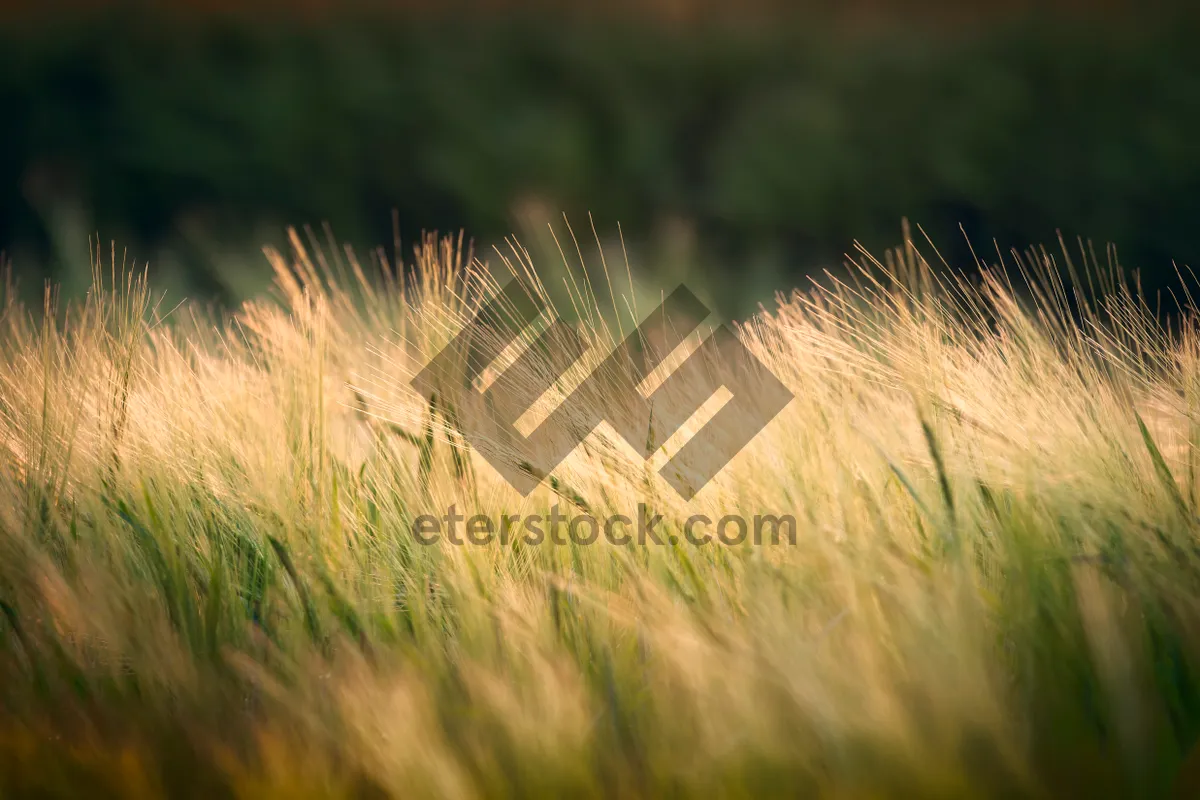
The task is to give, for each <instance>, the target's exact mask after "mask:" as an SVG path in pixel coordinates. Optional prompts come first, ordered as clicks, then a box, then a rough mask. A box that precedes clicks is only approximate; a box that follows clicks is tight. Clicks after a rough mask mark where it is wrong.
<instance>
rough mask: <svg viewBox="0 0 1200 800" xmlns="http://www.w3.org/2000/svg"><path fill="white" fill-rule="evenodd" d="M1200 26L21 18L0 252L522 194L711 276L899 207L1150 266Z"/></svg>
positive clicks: (507, 226) (351, 234)
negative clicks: (685, 238)
mask: <svg viewBox="0 0 1200 800" xmlns="http://www.w3.org/2000/svg"><path fill="white" fill-rule="evenodd" d="M1122 19H1123V18H1122ZM1194 19H1195V17H1194V15H1191V16H1186V17H1180V18H1175V17H1167V16H1165V15H1156V16H1155V17H1153V18H1151V17H1149V16H1145V17H1140V18H1138V19H1137V21H1136V24H1130V23H1129V22H1128V21H1127V20H1126V21H1124V22H1123V21H1121V19H1115V20H1114V19H1109V20H1107V21H1106V20H1092V21H1090V22H1087V23H1084V22H1082V21H1080V20H1078V19H1075V18H1069V17H1062V18H1056V19H1048V18H1041V19H1036V20H1034V19H1030V18H1026V19H1025V20H1024V21H1022V20H1020V19H1013V20H1011V21H1006V22H996V23H995V24H992V25H990V26H986V27H983V28H979V29H972V30H970V31H966V32H964V31H963V30H961V29H954V28H945V27H943V28H938V27H936V26H930V25H925V24H915V23H913V24H905V23H904V22H902V21H899V20H894V21H892V22H890V23H888V24H887V25H885V26H873V27H864V29H863V30H861V31H851V30H848V29H846V28H845V27H844V26H836V27H835V26H834V25H833V24H832V23H828V24H816V23H815V22H814V23H813V24H810V25H804V24H800V23H798V22H797V23H788V24H783V23H781V24H778V25H775V26H773V27H770V28H764V27H758V28H755V27H751V26H746V27H736V26H708V27H703V26H692V27H686V28H682V27H676V28H671V27H662V26H652V25H640V26H633V25H629V24H621V23H619V22H616V21H610V22H608V23H605V24H600V23H598V22H595V21H593V22H592V23H590V24H583V23H578V24H565V23H563V21H562V20H561V19H551V18H550V17H548V16H538V15H534V14H530V15H518V14H509V15H507V16H504V17H500V18H497V17H490V16H489V17H483V16H481V17H479V18H471V17H463V18H460V19H457V20H453V21H448V20H447V19H445V18H438V19H434V18H430V17H422V18H420V19H418V18H416V17H411V16H401V15H395V14H380V13H367V12H360V13H349V12H347V13H344V14H339V15H333V16H324V17H322V18H321V19H320V20H315V19H312V18H307V17H306V18H301V17H299V16H293V17H285V16H283V15H280V16H279V17H274V16H271V17H257V18H253V19H251V18H249V17H235V16H228V15H212V16H211V17H208V18H201V17H194V16H186V17H185V16H181V15H175V14H170V13H166V12H154V11H149V10H143V11H140V12H137V13H133V12H130V11H120V10H118V9H116V8H113V9H109V10H107V11H105V12H103V13H100V12H96V13H93V14H88V15H75V16H71V17H67V16H63V17H60V18H57V19H53V20H52V19H49V18H41V19H37V20H33V21H30V20H24V21H22V20H13V21H11V22H10V24H7V25H6V26H5V27H4V29H3V30H2V31H0V108H3V109H4V112H5V120H4V124H3V125H0V247H4V248H6V249H8V250H9V251H10V252H13V253H16V254H18V255H19V256H20V257H19V258H18V266H22V265H23V266H22V268H28V267H29V266H30V265H32V264H36V263H44V264H48V265H50V266H49V267H48V269H50V270H51V271H53V270H55V269H58V270H59V271H60V272H61V270H62V269H63V267H62V266H57V267H56V266H55V264H59V265H61V264H62V263H63V261H64V259H63V258H61V252H60V251H61V247H60V244H59V243H57V242H56V239H59V238H62V236H64V235H66V234H64V233H63V232H64V230H66V231H68V232H71V231H79V230H82V231H84V232H85V233H86V232H90V231H99V233H100V235H101V238H102V240H104V241H107V240H108V239H110V238H114V237H115V238H117V239H118V240H119V241H121V242H125V243H131V244H140V245H142V246H144V247H153V246H156V245H158V244H161V243H163V242H167V241H173V240H176V241H177V240H180V239H183V240H187V241H192V242H198V241H200V242H209V243H212V242H221V243H223V244H222V245H221V246H228V245H230V243H242V244H255V245H257V244H260V243H261V239H262V238H263V236H264V234H263V231H264V230H272V231H277V230H278V229H277V228H272V227H271V226H281V225H282V224H284V223H313V224H320V223H322V222H325V221H328V222H329V223H331V224H332V226H333V228H334V230H335V231H336V232H337V233H338V234H339V236H343V237H348V238H349V239H351V240H353V241H356V242H358V243H361V244H367V245H376V244H379V243H381V242H390V241H391V239H392V219H391V217H390V215H389V210H391V209H395V210H396V214H397V219H398V221H399V223H400V230H401V231H402V232H404V233H405V234H406V236H408V237H409V238H412V237H413V236H415V235H416V234H417V233H418V232H419V231H420V230H421V229H423V228H428V229H433V228H439V229H442V230H456V229H458V228H460V227H465V228H466V229H467V230H468V231H469V232H471V233H473V234H475V235H477V236H479V237H481V238H483V239H484V240H485V241H486V240H493V239H494V238H496V237H499V236H503V235H505V234H507V233H508V232H510V231H511V230H513V229H514V227H519V225H520V222H521V214H520V210H521V209H522V208H526V207H529V206H534V207H543V208H548V209H553V210H554V211H555V212H557V211H566V212H569V213H571V215H572V218H578V217H580V216H582V215H583V214H585V213H586V212H587V211H591V212H594V213H595V215H596V221H597V225H598V226H599V227H600V228H601V229H605V230H608V229H612V228H614V227H615V225H616V223H617V221H618V220H619V221H620V222H621V224H622V226H623V229H624V232H625V234H626V236H629V237H630V238H631V239H633V240H635V241H645V240H649V239H651V238H653V237H654V236H655V235H656V232H661V231H664V230H667V231H669V230H675V229H677V228H678V227H679V224H680V222H679V221H683V223H684V227H685V228H687V229H690V230H692V231H694V232H695V237H694V239H695V241H696V242H697V243H698V245H697V247H698V249H699V254H698V255H697V256H696V257H697V258H698V259H700V260H706V261H708V262H710V263H717V264H744V263H749V262H750V261H752V260H754V259H759V260H761V259H763V258H766V259H773V260H774V261H776V262H778V263H786V264H790V265H791V266H792V267H793V268H794V269H796V270H800V269H804V268H808V267H812V266H814V265H821V264H829V263H835V262H837V261H840V258H839V256H840V254H841V253H843V252H845V251H846V250H847V249H848V248H849V247H850V246H851V243H852V240H854V239H859V240H862V241H863V242H864V243H865V244H867V245H868V246H870V247H872V248H877V247H881V246H886V245H889V244H891V243H893V241H894V240H895V239H897V236H898V230H899V222H900V219H901V218H902V217H908V218H911V219H912V220H913V221H914V222H916V223H920V224H921V225H922V226H923V227H924V228H925V229H926V230H928V231H929V232H930V235H931V236H933V237H934V240H935V241H936V242H938V243H939V246H942V245H944V244H946V243H949V244H951V245H953V244H954V243H956V242H960V241H962V237H961V236H960V235H958V233H957V228H958V226H959V224H960V223H961V224H962V225H963V226H965V228H966V230H967V231H968V233H970V234H971V235H972V238H973V241H974V243H975V244H976V245H977V246H980V247H985V248H988V247H990V240H991V238H992V237H998V238H999V240H1000V242H1001V244H1002V245H1003V246H1004V247H1005V248H1007V247H1009V246H1023V245H1025V244H1028V243H1029V242H1034V241H1046V240H1051V239H1053V238H1054V236H1055V230H1056V229H1058V228H1061V229H1062V231H1063V233H1064V234H1065V235H1066V236H1067V237H1068V239H1071V238H1073V237H1075V236H1077V235H1078V236H1083V237H1091V238H1094V239H1095V240H1096V241H1097V243H1103V242H1106V241H1115V242H1117V243H1118V244H1119V245H1120V246H1121V248H1122V250H1121V252H1122V256H1123V260H1124V261H1125V262H1126V263H1128V264H1129V265H1130V266H1133V267H1143V268H1145V269H1147V270H1158V271H1160V272H1165V271H1169V270H1170V264H1171V261H1172V260H1173V259H1176V260H1178V261H1180V262H1181V263H1186V262H1189V261H1190V262H1191V263H1193V264H1200V258H1198V256H1200V226H1197V225H1196V220H1197V219H1200V147H1197V146H1196V143H1195V136H1196V131H1198V130H1200V93H1198V92H1196V90H1195V87H1196V86H1197V85H1200V52H1198V51H1197V49H1196V48H1195V46H1194V41H1193V39H1194V37H1193V36H1192V35H1191V33H1190V31H1191V30H1195V27H1194V24H1190V23H1192V22H1194ZM306 20H307V21H306ZM956 31H957V32H956ZM63 208H67V209H76V210H77V213H76V214H75V217H72V218H71V219H74V220H75V221H74V223H72V224H65V223H62V219H63V216H62V212H61V209H63ZM70 246H71V247H79V246H81V245H80V244H79V243H78V242H71V243H70ZM211 246H212V247H216V245H211ZM56 248H59V249H56ZM943 253H944V254H945V255H947V257H948V258H951V259H959V260H961V259H963V258H964V257H969V256H968V251H967V250H966V248H965V244H964V245H963V246H961V247H959V248H958V249H957V250H954V252H951V253H945V249H943ZM81 260H82V259H81ZM195 261H196V263H195V264H193V265H192V268H193V272H192V274H190V275H189V277H188V281H189V286H188V288H189V289H190V290H192V291H200V292H203V293H209V294H212V295H213V296H215V297H218V298H222V299H227V300H228V299H234V298H235V297H236V295H237V294H238V293H239V291H240V290H239V288H238V287H239V285H240V284H239V283H238V277H237V275H235V274H231V273H230V271H229V270H225V271H224V272H222V271H220V269H219V266H218V267H216V268H214V267H213V265H212V263H211V262H212V259H195ZM201 262H205V263H201ZM214 269H216V270H217V271H213V270H214ZM729 269H730V270H731V271H732V272H733V273H736V272H737V270H738V269H739V268H738V267H730V268H729ZM204 270H208V271H207V272H205V271H204ZM35 283H36V282H35Z"/></svg>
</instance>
